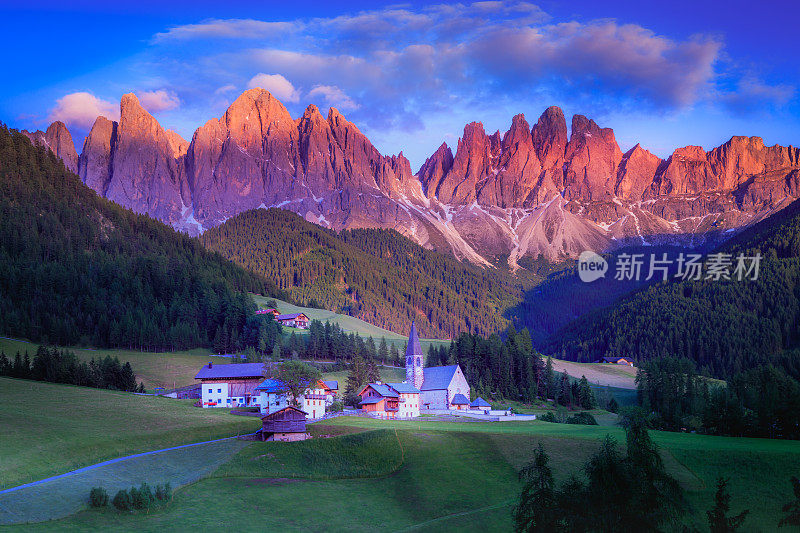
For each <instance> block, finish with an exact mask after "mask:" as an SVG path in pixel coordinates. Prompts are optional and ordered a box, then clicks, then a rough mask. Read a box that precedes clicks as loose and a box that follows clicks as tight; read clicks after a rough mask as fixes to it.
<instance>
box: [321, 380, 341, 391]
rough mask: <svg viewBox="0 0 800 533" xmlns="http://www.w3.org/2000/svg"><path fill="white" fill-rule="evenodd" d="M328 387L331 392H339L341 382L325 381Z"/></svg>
mask: <svg viewBox="0 0 800 533" xmlns="http://www.w3.org/2000/svg"><path fill="white" fill-rule="evenodd" d="M323 383H324V384H325V386H326V387H328V388H329V389H331V390H339V382H338V381H323Z"/></svg>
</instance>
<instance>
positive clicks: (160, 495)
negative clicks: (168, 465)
mask: <svg viewBox="0 0 800 533" xmlns="http://www.w3.org/2000/svg"><path fill="white" fill-rule="evenodd" d="M155 498H156V500H158V501H160V502H164V501H167V500H171V499H172V487H171V486H170V484H169V483H167V484H166V485H164V486H161V485H156V494H155Z"/></svg>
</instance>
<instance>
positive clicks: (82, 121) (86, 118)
mask: <svg viewBox="0 0 800 533" xmlns="http://www.w3.org/2000/svg"><path fill="white" fill-rule="evenodd" d="M100 115H102V116H104V117H106V118H108V119H111V120H117V119H118V118H119V104H115V103H112V102H108V101H106V100H101V99H100V98H97V97H96V96H94V95H93V94H91V93H87V92H77V93H70V94H67V95H64V96H63V97H61V98H59V99H58V100H57V101H56V106H55V107H54V108H53V109H51V110H50V115H49V116H48V119H49V120H51V121H53V120H60V121H61V122H64V123H65V124H67V125H69V126H77V127H79V128H85V129H88V128H90V127H91V126H92V124H94V121H95V120H96V119H97V117H98V116H100Z"/></svg>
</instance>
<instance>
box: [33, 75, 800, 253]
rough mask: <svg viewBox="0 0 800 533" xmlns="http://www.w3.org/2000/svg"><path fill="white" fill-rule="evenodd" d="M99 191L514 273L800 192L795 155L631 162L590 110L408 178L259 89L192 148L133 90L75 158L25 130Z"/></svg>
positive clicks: (56, 138) (757, 213)
mask: <svg viewBox="0 0 800 533" xmlns="http://www.w3.org/2000/svg"><path fill="white" fill-rule="evenodd" d="M23 133H25V134H26V135H28V136H29V137H30V138H31V139H32V140H34V141H35V142H40V143H42V144H44V145H46V146H48V147H49V148H50V149H51V150H52V151H53V152H54V153H56V155H58V156H59V157H61V158H62V159H63V160H64V161H65V163H66V165H67V167H68V168H70V169H71V170H74V171H77V173H78V175H79V176H80V178H81V180H82V181H83V182H84V183H86V184H87V185H88V186H90V187H91V188H93V189H94V190H95V191H97V192H98V193H99V194H100V195H102V196H104V197H106V198H108V199H110V200H113V201H115V202H117V203H119V204H121V205H123V206H125V207H129V208H131V209H133V210H135V211H137V212H140V213H147V214H148V215H150V216H152V217H154V218H157V219H159V220H162V221H164V222H166V223H168V224H171V225H172V226H174V227H175V228H177V229H180V230H183V231H186V232H188V233H191V234H195V235H196V234H198V233H201V232H203V231H204V230H205V229H208V228H211V227H214V226H216V225H218V224H220V223H222V222H223V221H225V220H227V219H229V218H231V217H233V216H235V215H236V214H238V213H241V212H243V211H246V210H248V209H253V208H259V207H262V208H266V207H273V206H274V207H280V208H283V209H288V210H291V211H294V212H296V213H298V214H300V215H301V216H303V217H305V218H306V219H307V220H309V221H311V222H314V223H317V224H320V225H323V226H326V227H329V228H333V229H337V230H338V229H343V228H356V227H379V228H394V229H396V230H398V231H399V232H400V233H402V234H404V235H406V236H408V237H409V238H411V239H413V240H414V241H416V242H418V243H420V244H422V245H424V246H426V247H432V248H437V249H440V250H450V251H452V252H453V253H454V254H455V255H456V256H457V257H459V258H461V259H466V260H469V261H471V262H473V263H477V264H483V265H489V264H500V263H505V262H507V263H508V266H510V267H511V268H512V269H516V268H517V267H518V266H519V262H520V261H521V260H523V258H525V257H526V256H528V257H531V258H537V257H538V256H540V255H541V256H542V257H544V258H546V259H549V260H558V259H560V258H564V257H574V256H576V255H577V254H579V253H580V252H581V251H583V250H587V249H591V250H595V251H606V250H610V249H613V248H615V247H617V246H619V245H621V244H626V243H632V244H653V243H664V242H676V243H677V242H680V243H689V244H699V243H703V242H706V241H708V240H709V239H712V240H719V239H722V238H724V237H725V236H727V235H730V234H732V233H733V232H734V231H735V230H736V229H738V228H741V227H743V226H747V225H750V224H752V223H754V222H756V221H758V220H761V219H763V218H764V217H765V216H767V215H769V214H770V213H772V212H775V211H776V210H779V209H781V208H782V207H784V206H786V205H788V203H790V202H791V201H792V200H793V199H795V198H797V197H798V196H800V150H798V149H797V148H794V147H791V146H789V147H783V146H777V145H776V146H765V145H764V143H763V141H762V139H761V138H760V137H732V138H731V139H730V140H729V141H728V142H727V143H725V144H723V145H721V146H719V147H717V148H714V149H713V150H711V151H709V152H706V151H704V150H703V149H702V148H701V147H699V146H686V147H683V148H678V149H677V150H675V151H674V152H673V154H672V155H671V156H669V157H668V158H667V159H660V158H659V157H657V156H655V155H653V154H652V153H650V152H648V151H647V150H646V149H644V148H643V147H641V146H640V145H638V144H637V145H636V146H634V147H633V148H632V149H630V150H629V151H628V152H626V153H622V151H621V150H620V148H619V145H618V144H617V142H616V139H615V137H614V132H613V130H611V129H610V128H601V127H599V126H598V125H597V124H596V123H595V122H594V121H593V120H590V119H588V118H586V117H584V116H582V115H575V116H574V117H572V123H571V128H570V131H569V134H568V131H567V124H566V120H565V118H564V114H563V112H562V111H561V109H559V108H557V107H550V108H548V109H546V110H545V111H544V113H542V115H541V116H540V117H539V119H538V120H537V121H536V123H535V124H534V125H533V126H532V127H531V126H530V124H529V123H528V122H527V121H526V119H525V117H524V116H523V115H521V114H520V115H517V116H515V117H514V118H513V120H512V123H511V127H510V128H509V130H508V131H507V132H505V133H504V134H502V135H501V134H500V132H499V131H497V132H494V133H492V134H487V133H486V132H485V131H484V128H483V125H482V124H481V123H480V122H472V123H470V124H467V125H466V126H465V127H464V133H463V136H462V137H461V139H459V141H458V146H457V149H456V152H455V154H453V152H452V151H451V150H450V148H449V147H448V146H447V145H446V144H444V143H443V144H442V145H441V146H440V147H439V149H438V150H436V152H434V153H433V155H431V156H430V157H429V158H428V159H427V160H426V161H425V163H424V164H423V165H422V167H421V168H420V169H419V171H418V172H417V174H413V173H412V171H411V166H410V164H409V161H408V160H407V159H406V158H405V157H403V154H402V152H401V153H400V154H398V155H396V156H385V155H382V154H380V153H379V152H378V150H377V149H376V148H375V147H374V146H373V145H372V143H371V142H370V141H369V139H368V138H367V137H366V136H365V135H364V134H363V133H361V131H359V129H358V128H357V127H356V125H355V124H353V123H352V122H349V121H348V120H347V119H346V118H345V117H344V116H343V115H342V114H341V113H339V111H337V110H336V109H334V108H331V109H330V111H329V112H328V116H327V117H324V116H323V115H322V114H320V112H319V110H318V109H317V107H316V106H313V105H309V106H308V108H307V109H306V110H305V112H304V113H303V115H302V116H301V117H299V118H297V119H293V118H292V117H291V115H290V114H289V112H288V111H287V109H286V108H285V107H284V106H283V104H281V103H280V102H279V101H278V100H277V99H276V98H275V97H273V96H272V95H271V94H270V93H269V92H267V91H265V90H264V89H260V88H255V89H250V90H248V91H246V92H244V93H243V94H242V95H241V96H239V98H237V99H236V101H234V102H233V103H232V104H231V106H230V107H229V108H228V110H227V111H226V112H225V114H224V115H223V116H222V117H220V118H219V119H211V120H209V121H208V122H206V123H205V124H204V125H203V126H201V127H200V128H198V129H197V130H196V131H195V133H194V135H193V136H192V140H191V141H190V142H187V141H185V140H184V139H182V138H181V137H180V136H179V135H178V134H177V133H175V132H173V131H172V130H165V129H164V128H163V127H161V125H160V124H159V123H158V121H157V120H156V119H155V118H154V117H152V116H151V115H150V114H149V113H148V112H147V111H145V109H144V108H143V107H142V106H141V105H140V104H139V101H138V99H137V98H136V96H134V95H133V94H126V95H124V96H123V97H122V100H121V103H120V120H119V122H113V121H110V120H108V119H106V118H105V117H98V118H97V121H96V122H95V123H94V126H93V127H92V129H91V132H90V133H89V135H88V136H87V137H86V140H85V142H84V145H83V150H82V153H81V154H80V156H78V155H77V153H76V151H75V149H74V144H73V142H72V138H71V137H70V134H69V132H68V131H67V129H66V127H65V126H64V124H62V123H60V122H55V123H53V124H52V125H51V126H50V127H49V128H48V129H47V131H46V132H41V131H37V132H34V133H30V132H23Z"/></svg>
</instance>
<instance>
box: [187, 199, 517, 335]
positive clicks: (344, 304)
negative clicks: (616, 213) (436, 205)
mask: <svg viewBox="0 0 800 533" xmlns="http://www.w3.org/2000/svg"><path fill="white" fill-rule="evenodd" d="M201 240H202V242H203V243H204V244H205V245H206V246H207V247H208V248H209V249H210V250H214V251H217V252H219V253H221V254H222V255H223V256H225V257H227V258H229V259H231V260H233V261H235V262H236V263H238V264H240V265H242V266H243V267H245V268H247V269H248V270H250V271H252V272H255V273H256V274H260V275H263V276H264V277H266V278H267V279H270V280H274V281H275V283H276V284H278V286H279V288H281V289H283V290H286V291H287V292H288V293H289V295H290V296H291V298H292V299H293V300H294V301H296V302H298V303H301V304H302V305H310V306H312V307H316V306H321V307H324V308H326V309H331V310H334V311H337V312H340V313H344V314H349V315H351V316H354V317H357V318H360V319H362V320H365V321H367V322H369V323H371V324H375V325H377V326H380V327H383V328H386V329H390V330H392V331H395V332H397V333H403V334H405V333H407V332H408V330H409V327H410V326H411V321H412V320H416V321H417V323H418V325H419V326H420V329H421V330H422V331H425V333H426V335H430V336H437V337H440V338H452V337H455V336H456V335H457V334H458V333H461V332H472V333H481V334H488V333H492V332H498V331H501V330H503V329H505V327H506V325H507V324H506V321H505V319H504V318H503V317H502V315H501V312H502V309H504V308H505V307H508V306H509V305H512V304H514V303H516V302H518V301H519V298H520V296H521V283H520V281H519V280H517V279H514V278H512V277H511V276H510V275H509V274H507V273H504V272H500V271H497V270H489V269H483V268H480V267H476V266H473V265H470V264H465V263H461V262H459V261H458V260H456V259H454V258H453V257H451V256H449V255H445V254H442V253H438V252H435V251H432V250H426V249H424V248H422V247H421V246H419V245H417V244H415V243H413V242H411V241H410V240H408V239H406V238H405V237H403V236H402V235H400V234H399V233H397V232H396V231H394V230H380V229H356V230H347V231H343V232H341V233H336V232H334V231H331V230H328V229H325V228H322V227H320V226H318V225H315V224H312V223H310V222H307V221H306V220H304V219H302V218H301V217H299V216H297V215H295V214H294V213H291V212H289V211H283V210H280V209H268V210H264V209H257V210H253V211H248V212H245V213H242V214H240V215H237V216H235V217H233V218H231V219H230V220H228V221H227V222H225V223H224V224H222V225H220V226H217V227H216V228H213V229H211V230H209V231H207V232H206V233H204V234H203V236H202V237H201Z"/></svg>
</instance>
